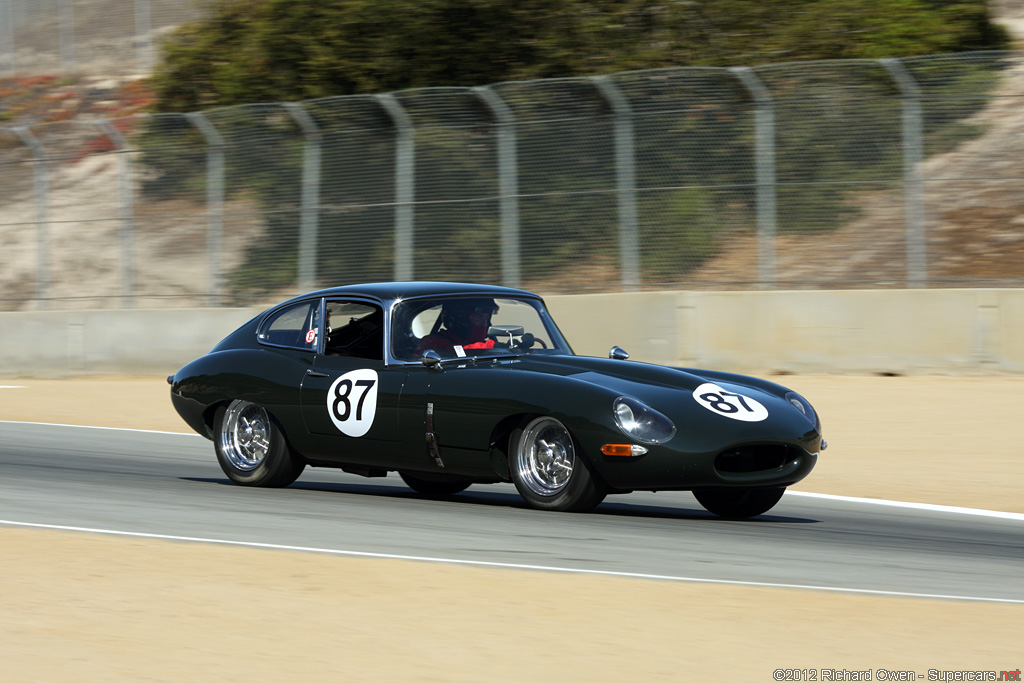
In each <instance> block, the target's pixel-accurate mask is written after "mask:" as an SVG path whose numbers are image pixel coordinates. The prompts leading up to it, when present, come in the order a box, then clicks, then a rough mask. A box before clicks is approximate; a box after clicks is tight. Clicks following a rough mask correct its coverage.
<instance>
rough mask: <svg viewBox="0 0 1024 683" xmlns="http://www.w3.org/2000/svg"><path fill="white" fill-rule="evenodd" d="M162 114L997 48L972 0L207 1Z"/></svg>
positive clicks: (170, 44) (181, 36) (179, 52)
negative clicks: (628, 73) (682, 69)
mask: <svg viewBox="0 0 1024 683" xmlns="http://www.w3.org/2000/svg"><path fill="white" fill-rule="evenodd" d="M209 8H210V12H209V16H208V17H207V18H206V19H204V20H202V21H199V22H196V23H192V24H187V25H184V26H182V27H181V28H179V29H178V30H177V31H175V32H174V33H172V34H171V35H170V36H169V37H168V39H167V40H166V42H165V44H164V63H163V66H162V67H161V68H160V69H159V70H158V72H157V74H156V76H155V83H156V88H157V92H158V95H159V101H158V104H157V108H158V110H159V111H164V112H170V111H190V110H197V109H202V108H207V107H212V106H226V105H233V104H244V103H250V102H269V101H280V100H302V99H311V98H317V97H326V96H332V95H350V94H360V93H374V92H383V91H391V90H400V89H405V88H422V87H432V86H473V85H483V84H486V83H495V82H499V81H505V80H528V79H535V78H552V77H565V76H580V75H593V74H599V73H612V72H616V71H625V70H634V69H651V68H660V67H671V66H730V65H750V64H758V63H763V62H769V61H796V60H815V59H839V58H862V57H863V58H874V57H894V56H907V55H919V54H934V53H939V52H954V51H961V50H974V49H1000V48H1003V47H1005V46H1006V45H1007V42H1008V40H1007V36H1006V33H1005V32H1004V31H1003V30H1002V29H1001V28H999V27H997V26H995V25H994V24H992V23H991V22H990V20H989V15H988V11H987V9H986V6H985V2H984V1H983V0H965V1H950V0H700V1H698V0H604V1H603V2H600V3H596V2H592V0H213V1H212V3H211V4H210V6H209Z"/></svg>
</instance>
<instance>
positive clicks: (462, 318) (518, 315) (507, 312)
mask: <svg viewBox="0 0 1024 683" xmlns="http://www.w3.org/2000/svg"><path fill="white" fill-rule="evenodd" d="M429 350H433V351H436V352H437V353H438V354H439V355H440V356H441V357H442V358H456V357H462V356H480V355H488V356H494V355H507V354H516V355H521V354H535V353H536V354H556V355H566V354H572V349H570V348H569V345H568V344H567V343H566V341H565V339H564V338H563V337H562V335H561V334H560V333H559V332H558V329H557V328H556V327H555V325H554V323H553V322H552V321H551V318H550V317H549V316H548V313H547V311H545V310H544V306H543V305H542V304H541V302H539V301H536V300H534V299H503V298H493V297H473V296H471V297H457V298H455V297H446V298H436V299H412V300H409V301H402V302H400V303H398V304H396V305H395V307H394V311H393V312H392V316H391V353H392V354H393V355H394V356H395V358H397V359H398V360H419V359H420V358H421V357H422V355H423V353H424V352H425V351H429Z"/></svg>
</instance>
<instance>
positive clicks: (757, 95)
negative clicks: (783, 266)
mask: <svg viewBox="0 0 1024 683" xmlns="http://www.w3.org/2000/svg"><path fill="white" fill-rule="evenodd" d="M729 70H730V71H732V72H733V74H735V75H736V77H737V78H738V79H739V80H740V83H742V84H743V87H745V88H746V89H747V91H748V92H749V93H750V95H751V97H753V98H754V107H755V109H754V111H755V114H754V122H755V123H754V125H755V128H756V131H755V138H756V142H755V152H754V154H755V161H754V165H755V173H756V178H757V179H756V181H755V182H756V184H757V279H758V287H759V288H760V289H774V288H775V284H776V279H777V275H776V268H775V233H776V229H777V223H776V211H777V209H776V204H775V193H776V185H775V104H774V102H773V101H772V96H771V93H769V92H768V89H767V88H766V87H765V86H764V83H762V82H761V79H760V78H758V77H757V75H756V74H755V73H754V72H753V71H752V70H751V69H750V68H749V67H745V66H740V67H732V68H730V69H729Z"/></svg>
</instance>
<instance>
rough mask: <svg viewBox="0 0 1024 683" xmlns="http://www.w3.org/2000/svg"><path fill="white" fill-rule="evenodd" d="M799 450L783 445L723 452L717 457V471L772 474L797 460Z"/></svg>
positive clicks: (767, 445) (741, 447)
mask: <svg viewBox="0 0 1024 683" xmlns="http://www.w3.org/2000/svg"><path fill="white" fill-rule="evenodd" d="M797 456H798V453H797V450H796V449H795V448H793V447H791V446H786V445H783V444H766V445H761V446H740V447H739V448H730V449H729V450H727V451H722V452H721V453H719V454H718V455H717V456H716V457H715V469H716V470H718V471H719V472H723V473H727V474H747V473H750V472H771V471H773V470H779V469H782V468H783V467H785V466H786V465H788V464H789V463H791V462H793V461H794V460H796V459H797Z"/></svg>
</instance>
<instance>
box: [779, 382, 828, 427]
mask: <svg viewBox="0 0 1024 683" xmlns="http://www.w3.org/2000/svg"><path fill="white" fill-rule="evenodd" d="M786 400H787V401H789V402H790V403H791V404H792V405H793V407H794V408H796V409H797V410H799V411H800V412H801V413H803V415H804V417H806V418H807V419H808V420H810V421H811V424H813V425H814V426H815V427H818V428H819V430H820V427H821V423H820V422H819V421H818V414H817V413H815V412H814V408H812V407H811V404H810V403H809V402H808V401H807V399H806V398H804V397H803V396H801V395H800V394H798V393H796V392H795V391H791V392H789V393H787V394H786Z"/></svg>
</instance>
